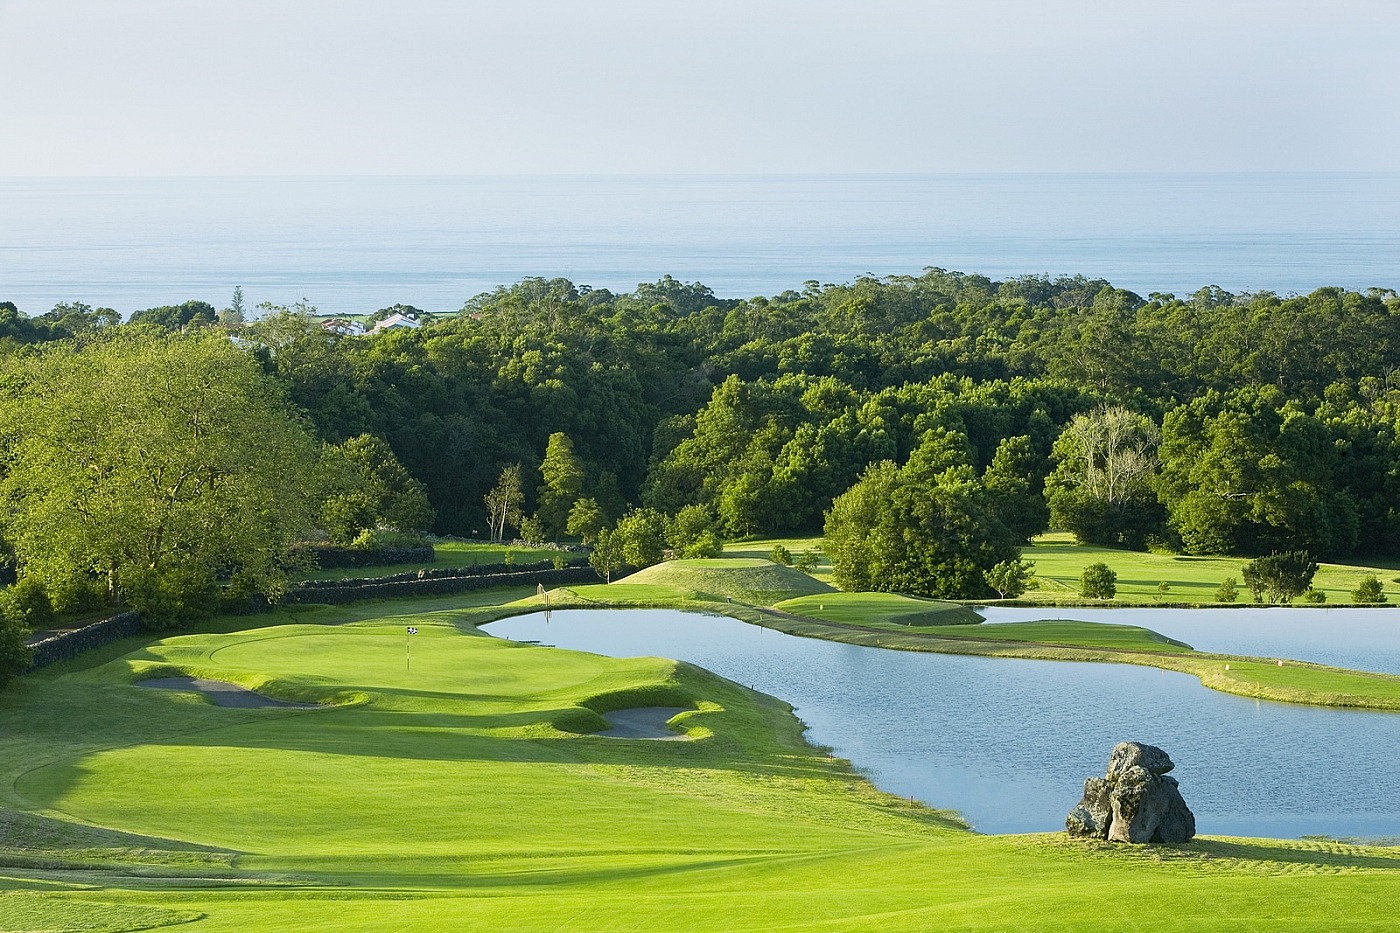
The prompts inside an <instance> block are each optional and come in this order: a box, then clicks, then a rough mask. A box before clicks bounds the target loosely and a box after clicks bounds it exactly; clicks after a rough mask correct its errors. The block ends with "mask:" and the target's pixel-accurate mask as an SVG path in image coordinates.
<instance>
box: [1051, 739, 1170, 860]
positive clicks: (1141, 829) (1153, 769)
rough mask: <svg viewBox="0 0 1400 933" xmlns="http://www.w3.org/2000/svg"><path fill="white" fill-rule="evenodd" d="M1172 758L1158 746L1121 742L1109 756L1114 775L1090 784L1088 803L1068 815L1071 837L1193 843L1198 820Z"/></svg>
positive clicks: (1087, 783)
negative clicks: (1179, 784)
mask: <svg viewBox="0 0 1400 933" xmlns="http://www.w3.org/2000/svg"><path fill="white" fill-rule="evenodd" d="M1174 767H1175V765H1173V764H1172V760H1171V757H1170V756H1169V755H1168V754H1167V753H1166V752H1164V751H1162V750H1161V749H1160V748H1158V747H1156V746H1155V745H1143V744H1141V743H1139V742H1120V743H1118V745H1116V746H1114V749H1113V753H1112V754H1111V755H1109V756H1108V773H1107V774H1106V775H1105V776H1104V777H1101V778H1096V777H1091V778H1089V779H1087V780H1086V781H1085V782H1084V799H1082V800H1080V801H1079V803H1078V804H1077V805H1076V806H1075V808H1074V809H1073V810H1071V811H1069V816H1067V817H1065V830H1066V831H1067V832H1068V833H1069V834H1070V835H1071V836H1088V837H1092V838H1095V839H1107V840H1109V841H1111V842H1137V843H1144V842H1172V843H1175V842H1187V841H1189V840H1190V839H1191V838H1192V837H1193V836H1195V835H1196V817H1195V815H1194V814H1193V813H1192V812H1191V809H1190V808H1189V807H1188V806H1186V801H1185V800H1183V799H1182V797H1181V791H1180V790H1179V789H1178V788H1177V783H1176V778H1174V777H1168V776H1167V772H1168V771H1170V770H1171V769H1172V768H1174Z"/></svg>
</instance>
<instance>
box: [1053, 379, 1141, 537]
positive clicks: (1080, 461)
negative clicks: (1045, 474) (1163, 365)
mask: <svg viewBox="0 0 1400 933" xmlns="http://www.w3.org/2000/svg"><path fill="white" fill-rule="evenodd" d="M1159 438H1160V432H1159V431H1158V429H1157V425H1156V424H1155V423H1154V422H1153V421H1152V420H1151V419H1149V418H1147V417H1145V416H1143V415H1138V414H1134V413H1133V412H1131V411H1128V410H1127V409H1126V408H1123V407H1121V406H1110V407H1105V408H1099V409H1096V410H1094V411H1092V412H1089V413H1088V414H1081V415H1075V416H1074V418H1073V419H1072V420H1071V421H1070V423H1069V424H1068V425H1067V426H1066V427H1065V429H1064V432H1063V433H1062V434H1061V435H1060V437H1059V438H1058V439H1057V440H1056V441H1055V447H1054V452H1053V457H1054V459H1055V460H1056V461H1058V462H1057V465H1056V467H1055V470H1054V472H1053V473H1052V474H1051V475H1050V477H1049V479H1048V480H1047V481H1046V485H1045V494H1046V497H1047V498H1048V500H1049V504H1050V524H1051V526H1052V527H1055V528H1064V529H1066V530H1068V531H1072V532H1074V535H1075V537H1077V538H1078V539H1079V540H1080V541H1083V542H1086V543H1091V544H1106V545H1110V546H1113V547H1127V548H1132V549H1135V550H1138V549H1141V548H1142V547H1143V546H1144V542H1145V540H1146V538H1147V536H1148V535H1149V534H1152V533H1154V532H1156V531H1157V530H1158V529H1159V528H1160V527H1161V524H1162V517H1163V516H1162V510H1161V506H1160V505H1159V504H1158V502H1157V497H1156V494H1155V493H1154V492H1153V490H1152V487H1151V481H1152V478H1153V477H1154V475H1155V474H1156V471H1157V442H1158V440H1159Z"/></svg>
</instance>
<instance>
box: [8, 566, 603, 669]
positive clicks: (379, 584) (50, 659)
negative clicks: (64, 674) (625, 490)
mask: <svg viewBox="0 0 1400 933" xmlns="http://www.w3.org/2000/svg"><path fill="white" fill-rule="evenodd" d="M501 566H502V567H505V566H506V565H501ZM483 569H485V570H490V571H492V572H485V573H483V572H481V571H482V570H483ZM597 582H598V574H597V573H596V572H595V571H594V570H593V568H592V567H589V566H586V565H583V566H572V567H564V568H562V569H558V570H556V569H555V568H554V565H553V564H551V563H541V564H536V565H532V566H529V567H514V568H510V569H503V570H498V569H497V568H496V567H495V566H492V567H489V568H474V567H463V568H457V570H456V573H455V574H452V575H445V574H444V573H443V572H442V571H441V570H440V571H438V572H437V573H433V572H431V571H429V572H426V573H424V574H423V575H421V576H419V575H417V574H395V575H394V576H391V577H371V578H368V579H361V580H315V581H310V582H307V583H303V584H301V585H300V586H297V587H294V588H292V589H291V590H289V591H288V592H287V595H286V596H285V597H284V598H283V600H282V601H283V602H286V603H331V604H335V605H339V604H342V603H353V602H357V601H359V600H362V599H394V598H399V597H407V596H450V595H451V594H453V593H468V592H471V591H473V590H488V589H491V588H492V587H497V586H540V585H543V586H561V585H564V584H568V583H597ZM268 608H269V607H268V604H267V601H266V600H264V599H263V598H262V597H255V598H253V599H251V600H249V601H248V602H247V603H243V604H240V605H238V606H236V607H233V606H225V607H224V609H225V611H230V612H233V613H236V614H240V615H242V614H245V613H246V614H253V613H256V612H259V611H266V610H267V609H268ZM141 631H142V628H141V613H139V612H123V613H120V614H118V615H114V616H112V617H111V618H110V619H103V620H102V621H101V622H94V623H92V624H91V625H85V626H83V627H82V628H78V629H73V630H72V631H69V632H60V633H58V634H56V635H50V636H49V637H47V638H45V639H43V640H42V641H37V642H35V643H34V644H32V645H30V646H29V647H30V649H31V650H32V651H33V655H32V658H31V661H30V665H29V667H30V669H31V670H33V669H35V668H40V667H47V666H48V665H50V664H57V663H58V662H59V661H66V660H68V659H69V658H72V657H76V656H78V655H79V654H82V653H83V652H84V651H91V650H92V649H93V648H99V647H101V646H102V645H106V644H109V643H111V642H114V641H116V640H117V639H118V638H125V637H127V636H128V635H136V634H139V633H140V632H141Z"/></svg>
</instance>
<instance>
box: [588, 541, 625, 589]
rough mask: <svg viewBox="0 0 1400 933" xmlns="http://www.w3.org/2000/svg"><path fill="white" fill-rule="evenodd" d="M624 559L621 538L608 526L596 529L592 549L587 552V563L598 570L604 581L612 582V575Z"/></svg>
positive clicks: (620, 566) (619, 567) (623, 562)
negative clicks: (595, 537)
mask: <svg viewBox="0 0 1400 933" xmlns="http://www.w3.org/2000/svg"><path fill="white" fill-rule="evenodd" d="M625 563H626V561H625V560H624V559H623V557H622V539H621V538H619V537H618V536H617V535H616V534H614V533H613V531H612V529H610V528H602V529H599V531H598V537H597V539H596V540H595V541H594V542H593V549H592V550H590V551H589V552H588V565H589V566H590V567H592V568H593V569H594V570H596V571H598V576H600V577H602V578H603V582H604V583H611V582H612V575H613V574H614V573H616V572H617V571H618V570H620V569H621V568H622V566H623V564H625Z"/></svg>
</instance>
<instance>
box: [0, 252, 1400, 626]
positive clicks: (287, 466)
mask: <svg viewBox="0 0 1400 933" xmlns="http://www.w3.org/2000/svg"><path fill="white" fill-rule="evenodd" d="M241 301H242V299H241V293H235V299H234V301H233V302H232V303H231V305H230V307H227V308H223V309H216V308H215V307H214V306H213V305H210V304H207V303H206V302H203V301H191V302H187V303H186V304H185V305H181V306H175V307H168V308H153V309H149V310H146V311H142V312H138V313H137V314H134V315H132V316H131V319H130V320H129V321H127V322H125V323H123V322H121V320H120V316H119V315H117V314H115V313H114V312H112V311H110V310H106V309H101V308H93V307H90V306H87V305H83V304H65V305H60V306H58V307H56V308H54V309H52V310H51V311H48V312H46V313H43V314H39V315H35V316H29V315H26V314H25V313H23V312H21V311H20V309H18V308H16V307H15V306H14V305H13V304H10V303H0V380H2V381H3V389H4V392H3V397H2V398H0V497H3V498H4V499H5V502H4V504H3V509H0V513H2V514H0V555H3V556H0V561H4V562H6V563H8V564H9V565H10V573H11V574H12V575H16V576H17V577H18V579H19V581H20V583H19V584H16V585H14V586H12V587H11V588H10V590H11V591H12V592H11V602H14V601H15V599H16V593H17V592H19V591H23V590H26V587H25V586H24V585H23V582H24V581H25V580H26V579H31V580H32V581H33V583H32V584H31V585H30V586H29V587H28V590H30V591H34V590H36V589H37V588H40V587H42V588H43V590H44V591H45V594H44V595H45V598H47V599H48V600H49V601H50V602H51V603H53V604H54V605H55V606H62V605H66V604H72V603H73V602H75V601H81V599H82V598H94V599H95V598H99V597H100V596H101V595H102V593H105V594H106V595H107V596H108V597H109V598H113V599H115V598H119V597H120V596H121V595H122V593H125V594H126V595H127V597H128V598H130V597H131V596H133V595H136V594H139V593H143V592H144V593H146V594H147V595H146V597H145V599H146V603H147V605H148V606H149V607H152V608H156V607H161V606H163V607H165V611H166V614H167V615H168V616H169V617H171V618H178V617H179V616H180V615H181V614H182V613H185V612H190V611H196V610H198V608H199V606H198V604H199V602H200V601H199V599H193V598H191V597H190V596H189V593H190V592H194V593H196V594H200V593H202V594H206V595H207V594H208V593H209V592H212V590H211V587H213V586H214V581H218V583H219V585H220V586H223V587H227V586H230V585H233V586H238V587H244V588H251V589H258V588H261V589H265V590H268V591H270V592H273V593H274V594H275V592H276V588H277V586H278V585H279V583H278V581H279V580H280V579H282V578H281V577H279V573H280V572H281V570H282V569H285V566H286V563H285V560H284V557H285V554H286V553H287V549H288V548H289V547H291V546H292V545H293V544H295V543H296V542H297V541H298V540H300V539H304V538H306V537H307V536H308V535H311V536H319V537H322V538H328V539H331V540H334V541H338V542H344V543H353V542H354V541H355V540H357V539H359V540H360V541H361V543H363V542H364V541H365V540H366V539H367V538H368V539H373V538H375V536H380V537H389V536H392V535H394V534H402V533H410V534H411V533H420V532H432V533H436V534H439V535H458V536H464V537H470V538H486V537H493V538H501V537H504V538H510V537H523V538H525V539H526V540H532V541H548V540H558V539H560V538H563V537H568V538H571V539H572V540H579V539H583V540H584V541H585V542H586V543H589V544H592V545H594V546H595V548H597V549H598V550H600V551H601V552H603V553H602V555H601V557H600V560H601V561H602V563H603V564H605V565H606V566H607V567H608V568H611V567H613V566H614V565H620V564H624V563H631V564H634V565H636V564H639V563H645V562H648V561H651V560H653V559H660V556H661V555H662V554H664V553H665V549H666V548H667V547H669V548H671V549H672V550H673V551H674V552H676V553H686V552H689V553H694V554H704V553H707V552H710V551H713V550H715V549H717V548H718V546H719V542H720V541H721V540H722V539H734V538H742V537H749V536H780V535H788V534H795V533H808V534H811V533H824V534H825V536H826V545H825V546H826V549H827V552H828V554H829V555H830V556H831V558H832V561H833V564H834V568H835V572H836V578H837V581H838V583H840V584H841V585H842V586H843V587H845V588H848V589H849V588H858V589H877V588H878V589H892V590H898V591H901V592H905V593H912V594H920V595H932V596H943V597H964V598H977V597H982V596H988V595H992V588H991V587H990V585H989V583H988V582H987V574H988V572H989V571H990V570H991V569H992V568H993V567H994V566H998V565H1002V564H1004V563H1005V562H1007V561H1009V560H1014V559H1015V558H1016V555H1017V554H1018V549H1019V547H1020V546H1021V545H1023V544H1025V543H1026V542H1027V541H1029V539H1030V538H1031V537H1032V536H1034V535H1036V534H1038V533H1040V532H1042V531H1044V530H1046V529H1048V528H1056V529H1063V530H1070V531H1073V532H1074V533H1075V535H1077V536H1078V537H1079V538H1080V539H1081V540H1083V541H1086V542H1093V543H1098V544H1109V545H1113V546H1119V547H1125V548H1135V549H1143V548H1153V549H1166V550H1172V551H1177V552H1180V553H1185V554H1193V555H1197V554H1200V555H1204V554H1231V555H1252V556H1263V555H1269V554H1272V553H1275V552H1279V551H1296V552H1306V553H1307V554H1308V555H1309V556H1310V557H1311V558H1313V559H1336V558H1343V557H1348V556H1353V555H1394V554H1396V553H1397V552H1400V514H1398V513H1397V510H1396V507H1395V503H1396V502H1397V501H1400V496H1398V495H1397V493H1400V443H1398V442H1397V439H1396V427H1397V421H1398V420H1400V297H1397V295H1396V293H1395V292H1393V291H1389V290H1382V289H1372V290H1369V291H1365V292H1355V291H1348V290H1343V289H1339V288H1323V289H1319V290H1317V291H1315V292H1313V293H1311V294H1308V295H1297V296H1280V295H1275V294H1272V293H1252V294H1243V295H1236V294H1231V293H1228V292H1225V291H1222V290H1220V289H1217V288H1206V289H1202V290H1200V291H1198V292H1196V293H1194V294H1192V295H1189V296H1186V297H1178V296H1173V295H1162V294H1152V295H1149V296H1147V297H1145V298H1144V297H1142V296H1139V295H1137V294H1134V293H1132V292H1129V291H1125V290H1123V289H1118V288H1114V287H1113V286H1112V285H1111V284H1110V283H1108V282H1105V281H1102V280H1097V279H1089V278H1083V277H1068V278H1057V279H1050V278H1045V277H1021V278H1013V279H1008V280H1006V281H992V280H990V279H988V278H985V277H982V276H978V275H972V274H964V273H958V272H949V271H945V270H942V269H929V270H926V271H925V272H924V273H923V274H922V275H919V276H890V277H885V278H875V277H863V278H860V279H857V280H855V281H853V282H850V283H845V284H822V283H818V282H815V281H814V282H808V283H806V284H805V285H804V286H803V288H802V289H801V290H800V291H787V292H783V293H782V294H779V295H775V296H771V297H757V298H749V299H726V298H719V297H716V296H715V295H714V294H713V293H712V292H711V290H710V289H708V288H706V287H705V286H703V285H701V284H699V283H685V282H679V281H677V280H675V279H672V278H670V277H667V278H663V279H662V280H660V281H658V282H655V283H649V284H643V285H639V286H638V287H637V289H636V290H635V291H633V292H630V293H626V294H617V293H613V292H610V291H608V290H606V289H593V288H589V287H587V286H582V285H575V284H574V283H572V282H569V281H567V280H564V279H552V280H545V279H538V278H531V279H525V280H523V281H521V282H518V283H516V284H514V285H510V286H508V287H501V288H498V289H496V290H495V291H493V292H490V293H487V294H482V295H479V296H476V297H474V298H472V299H470V300H469V301H467V302H466V303H465V305H464V306H463V308H462V309H461V311H460V313H457V314H453V315H426V314H420V315H419V323H420V324H421V325H422V326H420V327H416V328H402V329H395V330H391V331H387V332H383V333H377V334H373V335H369V336H350V335H341V334H337V333H334V332H332V331H330V330H328V329H327V328H325V327H323V326H322V323H321V319H320V318H318V317H317V316H316V314H315V309H313V308H310V307H307V306H304V305H303V306H299V307H294V308H279V307H270V306H267V307H264V308H262V313H261V314H260V315H258V316H254V315H252V314H247V313H245V311H244V309H243V308H242V306H241ZM384 310H385V311H390V310H392V311H394V312H396V313H403V312H405V311H407V312H410V313H412V312H413V311H414V309H411V308H407V307H406V306H395V308H394V309H384ZM378 316H379V317H380V318H383V317H385V316H387V315H385V314H384V313H381V314H380V315H378ZM137 385H142V386H146V388H147V389H149V391H146V390H142V391H134V390H133V389H132V388H131V387H133V386H137ZM143 412H144V413H143ZM172 412H177V413H179V412H183V414H179V416H178V419H177V420H179V422H180V424H179V425H178V426H177V427H172V425H171V423H170V418H171V417H172V414H171V413H172ZM152 413H155V414H157V415H159V417H158V418H157V419H156V420H154V421H148V422H143V423H145V424H146V427H144V428H131V429H130V430H129V431H128V430H127V429H126V428H124V427H123V425H128V424H135V423H137V422H140V421H141V419H142V418H144V417H146V415H150V414H152ZM160 419H165V420H163V421H162V420H160ZM200 432H204V433H203V434H201V433H200ZM104 438H105V440H103V439H104ZM201 438H203V439H201ZM214 438H217V439H218V440H217V441H214V440H212V439H214ZM109 442H110V443H109ZM84 445H87V446H86V447H84ZM250 445H251V446H254V447H260V448H265V449H263V450H262V451H261V452H260V453H256V454H254V453H250V452H249V450H248V447H249V446H250ZM155 450H165V451H168V452H171V453H172V456H171V457H169V458H164V459H165V460H167V461H168V462H164V463H163V464H160V465H156V464H153V463H152V462H149V461H151V460H152V459H153V457H152V453H151V452H152V451H155ZM75 451H80V452H81V455H77V454H75V453H74V452H75ZM211 456H214V457H215V458H216V461H217V462H210V460H209V457H211ZM154 459H161V458H154ZM123 470H126V471H127V473H129V474H130V476H131V477H140V478H139V480H138V479H132V481H131V482H130V483H129V484H125V485H124V483H125V482H126V481H125V480H123V479H122V476H123V475H126V474H124V473H123ZM236 476H241V477H244V479H243V480H240V481H239V483H240V484H241V485H236V484H234V482H233V479H232V477H236ZM172 477H179V479H172ZM199 482H203V483H204V484H205V489H206V491H209V490H212V492H209V496H208V498H207V499H201V500H198V502H197V504H191V503H196V499H195V498H192V497H193V496H194V495H195V493H194V492H193V491H192V490H193V489H194V487H195V486H196V485H198V483H199ZM181 484H183V485H181ZM251 490H256V495H253V494H252V492H250V491H251ZM201 494H203V493H201ZM152 512H159V513H160V514H161V515H162V516H164V517H165V519H166V522H165V524H164V525H162V526H160V527H153V526H151V525H150V523H149V522H148V521H147V518H146V517H143V516H147V517H148V516H149V514H150V513H152ZM245 513H246V514H245ZM240 515H242V516H243V518H240V517H239V516H240ZM245 519H246V520H245ZM214 528H218V529H221V535H222V537H218V536H213V535H211V533H210V530H211V529H214ZM133 538H140V539H141V547H139V548H138V547H135V546H134V545H133V544H132V539H133ZM211 538H218V540H216V541H213V542H212V543H209V544H208V545H207V546H203V545H201V546H200V547H196V546H195V543H194V542H209V541H210V539H211ZM173 542H182V543H181V544H180V545H179V546H178V547H174V545H173V544H172V543H173ZM254 542H260V543H258V544H257V546H254ZM143 548H144V550H143ZM157 552H162V553H164V554H167V555H170V554H173V555H175V556H173V557H161V556H158V555H157ZM609 553H611V555H612V556H609ZM98 591H100V592H98ZM84 592H87V593H89V594H90V595H89V596H88V597H82V596H81V594H82V593H84ZM94 592H96V593H97V595H96V596H93V595H91V594H92V593H94ZM74 593H77V594H79V595H73V594H74ZM65 594H66V595H65ZM157 615H159V612H157Z"/></svg>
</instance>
